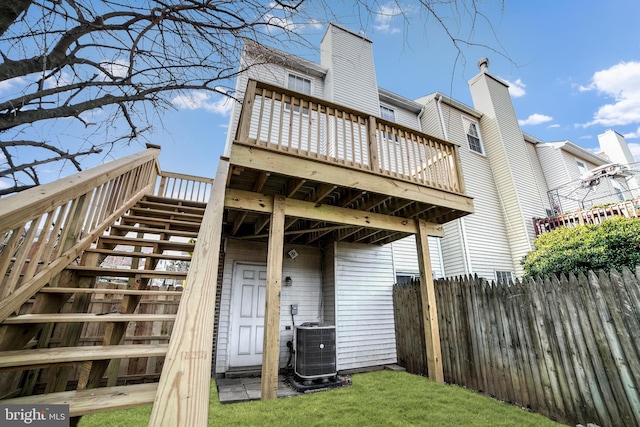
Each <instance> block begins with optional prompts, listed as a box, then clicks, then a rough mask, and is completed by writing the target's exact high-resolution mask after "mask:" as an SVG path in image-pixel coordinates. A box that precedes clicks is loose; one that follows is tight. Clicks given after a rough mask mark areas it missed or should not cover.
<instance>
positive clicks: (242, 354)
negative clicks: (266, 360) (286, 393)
mask: <svg viewBox="0 0 640 427" xmlns="http://www.w3.org/2000/svg"><path fill="white" fill-rule="evenodd" d="M266 279H267V266H266V265H252V264H236V268H235V272H234V275H233V283H232V289H233V291H232V296H231V336H230V338H229V343H230V346H231V350H230V358H229V366H255V365H261V364H262V339H263V336H264V312H265V292H266V284H267V280H266Z"/></svg>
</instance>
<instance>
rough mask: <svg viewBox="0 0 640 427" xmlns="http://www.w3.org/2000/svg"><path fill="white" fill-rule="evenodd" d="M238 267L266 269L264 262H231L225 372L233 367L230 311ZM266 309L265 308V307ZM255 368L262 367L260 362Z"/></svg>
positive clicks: (236, 291)
mask: <svg viewBox="0 0 640 427" xmlns="http://www.w3.org/2000/svg"><path fill="white" fill-rule="evenodd" d="M240 265H250V266H256V267H265V269H266V267H267V263H266V262H256V261H241V260H235V261H233V268H232V270H231V292H230V295H229V333H228V334H227V363H226V365H227V367H226V369H225V370H228V369H229V368H232V367H235V366H234V365H233V363H232V362H231V360H232V357H233V349H232V345H231V344H232V341H231V335H232V334H233V332H234V327H235V324H234V320H233V315H232V314H231V311H232V310H233V302H234V298H235V297H236V296H237V293H238V292H239V291H238V289H237V288H238V287H237V286H236V281H235V277H236V273H237V272H238V269H239V266H240ZM265 309H266V307H265ZM257 366H262V362H260V365H257Z"/></svg>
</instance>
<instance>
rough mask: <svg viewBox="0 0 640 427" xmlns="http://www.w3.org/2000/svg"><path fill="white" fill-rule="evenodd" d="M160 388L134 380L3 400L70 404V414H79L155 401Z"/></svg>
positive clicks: (4, 401) (39, 403) (18, 402)
mask: <svg viewBox="0 0 640 427" xmlns="http://www.w3.org/2000/svg"><path fill="white" fill-rule="evenodd" d="M157 389H158V384H157V383H151V384H133V385H122V386H115V387H100V388H89V389H84V390H73V391H63V392H60V393H49V394H38V395H35V396H25V397H16V398H14V399H5V400H3V401H2V403H3V404H18V405H25V406H30V405H56V404H60V405H69V416H71V417H77V416H80V415H87V414H93V413H95V412H102V411H110V410H114V409H125V408H131V407H134V406H141V405H148V404H151V403H153V400H154V399H155V397H156V390H157Z"/></svg>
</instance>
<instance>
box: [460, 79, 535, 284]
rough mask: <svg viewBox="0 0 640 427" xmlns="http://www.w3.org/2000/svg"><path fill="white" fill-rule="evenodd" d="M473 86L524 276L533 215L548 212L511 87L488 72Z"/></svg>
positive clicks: (516, 258)
mask: <svg viewBox="0 0 640 427" xmlns="http://www.w3.org/2000/svg"><path fill="white" fill-rule="evenodd" d="M469 86H470V89H471V96H472V98H473V101H474V106H475V109H477V110H479V111H481V112H483V113H484V116H483V117H482V119H481V120H480V131H481V133H482V137H483V142H484V149H485V153H486V155H487V157H488V158H489V159H490V163H491V169H492V171H493V175H494V179H495V183H496V188H497V190H498V194H499V195H500V201H501V202H502V209H503V210H504V223H505V229H506V231H507V235H508V237H509V246H510V252H511V256H512V264H513V266H514V269H515V272H516V275H517V276H520V275H522V273H523V269H522V264H521V260H522V258H523V257H524V256H525V255H526V254H527V253H528V252H529V251H530V250H531V249H532V246H531V241H532V240H533V238H534V236H535V234H534V231H533V223H532V218H534V217H537V216H542V215H544V214H545V209H544V203H543V201H542V200H541V198H540V195H539V193H538V191H537V188H536V183H535V176H534V171H533V168H532V166H531V163H530V162H529V160H528V154H527V148H526V143H525V141H524V138H523V135H522V131H521V130H520V126H519V124H518V119H517V117H516V114H515V110H514V108H513V103H512V101H511V96H510V95H509V91H508V88H507V86H506V85H505V84H504V83H503V82H501V81H499V80H497V79H495V78H493V77H491V76H490V75H489V74H487V73H480V74H479V75H478V76H476V77H475V78H473V79H472V80H471V81H470V83H469ZM479 211H480V209H479V208H478V207H476V212H479Z"/></svg>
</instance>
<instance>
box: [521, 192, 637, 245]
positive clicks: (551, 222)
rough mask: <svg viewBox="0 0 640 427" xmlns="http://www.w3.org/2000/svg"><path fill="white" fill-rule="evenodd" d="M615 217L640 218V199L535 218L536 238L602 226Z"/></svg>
mask: <svg viewBox="0 0 640 427" xmlns="http://www.w3.org/2000/svg"><path fill="white" fill-rule="evenodd" d="M615 216H624V217H627V218H638V217H640V198H636V199H632V200H626V201H624V202H620V203H612V204H610V205H607V206H601V207H596V208H591V209H585V210H578V211H575V212H568V213H565V214H562V215H558V216H554V217H550V218H534V219H533V229H534V230H535V232H536V236H538V235H540V234H542V233H546V232H548V231H551V230H555V229H556V228H559V227H575V226H576V225H585V224H600V223H601V222H602V221H604V220H606V219H609V218H613V217H615Z"/></svg>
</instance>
